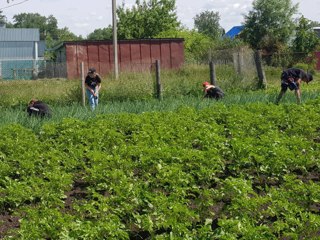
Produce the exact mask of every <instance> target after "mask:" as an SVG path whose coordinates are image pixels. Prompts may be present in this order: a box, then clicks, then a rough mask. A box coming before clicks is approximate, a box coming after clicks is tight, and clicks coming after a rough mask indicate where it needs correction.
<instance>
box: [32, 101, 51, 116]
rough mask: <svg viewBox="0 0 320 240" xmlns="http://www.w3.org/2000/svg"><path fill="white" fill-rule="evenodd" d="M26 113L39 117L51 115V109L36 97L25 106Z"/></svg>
mask: <svg viewBox="0 0 320 240" xmlns="http://www.w3.org/2000/svg"><path fill="white" fill-rule="evenodd" d="M27 113H28V114H29V116H30V117H31V116H37V117H41V118H43V117H47V118H50V117H51V110H50V108H49V106H48V105H47V104H46V103H44V102H42V101H39V100H37V99H31V101H30V102H29V104H28V107H27Z"/></svg>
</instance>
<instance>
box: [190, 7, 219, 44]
mask: <svg viewBox="0 0 320 240" xmlns="http://www.w3.org/2000/svg"><path fill="white" fill-rule="evenodd" d="M219 21H220V15H219V13H218V12H213V11H208V10H207V11H204V12H202V13H200V14H197V15H196V16H195V18H194V26H195V28H196V29H198V32H199V33H203V34H205V35H207V36H209V37H211V38H213V39H218V38H220V37H221V36H222V35H223V33H224V29H223V28H222V27H221V26H220V23H219Z"/></svg>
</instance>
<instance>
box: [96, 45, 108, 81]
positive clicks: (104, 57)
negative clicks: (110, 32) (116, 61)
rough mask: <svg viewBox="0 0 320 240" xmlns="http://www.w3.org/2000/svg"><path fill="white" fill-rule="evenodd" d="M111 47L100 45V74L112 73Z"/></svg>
mask: <svg viewBox="0 0 320 240" xmlns="http://www.w3.org/2000/svg"><path fill="white" fill-rule="evenodd" d="M109 46H110V45H99V58H100V72H99V73H100V74H101V75H106V74H108V73H110V72H111V65H110V62H111V56H110V50H109Z"/></svg>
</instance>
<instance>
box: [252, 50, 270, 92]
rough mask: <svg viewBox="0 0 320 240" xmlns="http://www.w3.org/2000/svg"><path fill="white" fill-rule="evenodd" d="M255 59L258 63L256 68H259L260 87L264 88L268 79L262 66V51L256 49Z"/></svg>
mask: <svg viewBox="0 0 320 240" xmlns="http://www.w3.org/2000/svg"><path fill="white" fill-rule="evenodd" d="M254 60H255V63H256V68H257V73H258V78H259V83H258V85H259V86H258V87H259V88H262V89H266V88H267V80H266V75H265V73H264V71H263V67H262V57H261V52H260V51H255V53H254Z"/></svg>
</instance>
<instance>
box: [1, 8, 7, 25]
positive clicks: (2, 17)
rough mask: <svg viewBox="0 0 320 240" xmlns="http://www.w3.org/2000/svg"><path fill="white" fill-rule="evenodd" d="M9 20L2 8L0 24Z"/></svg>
mask: <svg viewBox="0 0 320 240" xmlns="http://www.w3.org/2000/svg"><path fill="white" fill-rule="evenodd" d="M6 22H7V18H6V16H5V15H3V14H2V11H1V10H0V24H5V23H6Z"/></svg>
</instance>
